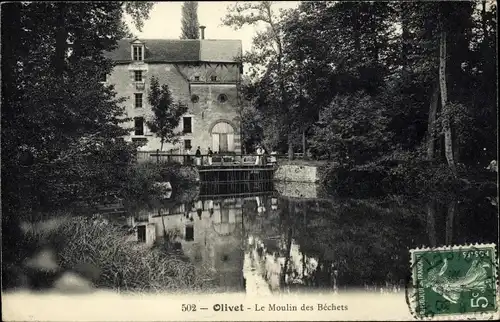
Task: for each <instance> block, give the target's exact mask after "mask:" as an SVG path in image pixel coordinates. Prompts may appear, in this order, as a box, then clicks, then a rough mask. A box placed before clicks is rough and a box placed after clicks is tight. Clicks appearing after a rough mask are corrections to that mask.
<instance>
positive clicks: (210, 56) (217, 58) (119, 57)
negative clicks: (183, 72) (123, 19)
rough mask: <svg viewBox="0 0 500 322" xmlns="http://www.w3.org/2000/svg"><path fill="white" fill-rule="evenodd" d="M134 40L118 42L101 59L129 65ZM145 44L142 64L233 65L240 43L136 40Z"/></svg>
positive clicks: (206, 40) (197, 40)
mask: <svg viewBox="0 0 500 322" xmlns="http://www.w3.org/2000/svg"><path fill="white" fill-rule="evenodd" d="M134 40H136V39H130V38H126V39H121V40H119V41H118V44H117V48H116V49H115V50H113V51H110V52H105V53H104V56H105V57H107V58H110V59H112V60H114V61H116V62H129V61H131V60H132V58H131V43H132V42H133V41H134ZM139 40H140V41H141V42H143V43H144V45H145V48H146V53H145V55H144V61H145V62H199V61H207V62H208V61H209V62H227V63H231V62H236V61H238V60H237V59H238V57H241V54H242V49H241V40H225V39H222V40H212V39H203V40H200V39H139Z"/></svg>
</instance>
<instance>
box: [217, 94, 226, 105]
mask: <svg viewBox="0 0 500 322" xmlns="http://www.w3.org/2000/svg"><path fill="white" fill-rule="evenodd" d="M217 100H218V101H219V103H225V102H226V101H227V96H226V94H220V95H219V97H217Z"/></svg>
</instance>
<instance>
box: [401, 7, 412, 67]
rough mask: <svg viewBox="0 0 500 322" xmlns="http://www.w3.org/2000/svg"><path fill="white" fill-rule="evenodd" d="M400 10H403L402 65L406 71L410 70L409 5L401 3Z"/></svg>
mask: <svg viewBox="0 0 500 322" xmlns="http://www.w3.org/2000/svg"><path fill="white" fill-rule="evenodd" d="M399 5H400V10H401V40H402V41H401V65H402V67H403V70H404V71H406V70H407V68H408V43H409V38H410V37H409V34H408V8H407V7H406V6H407V3H405V2H400V3H399Z"/></svg>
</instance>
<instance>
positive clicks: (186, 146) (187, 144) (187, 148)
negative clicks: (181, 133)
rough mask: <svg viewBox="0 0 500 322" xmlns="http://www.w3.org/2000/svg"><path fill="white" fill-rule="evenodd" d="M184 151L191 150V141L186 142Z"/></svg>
mask: <svg viewBox="0 0 500 322" xmlns="http://www.w3.org/2000/svg"><path fill="white" fill-rule="evenodd" d="M184 149H185V150H189V149H191V140H184Z"/></svg>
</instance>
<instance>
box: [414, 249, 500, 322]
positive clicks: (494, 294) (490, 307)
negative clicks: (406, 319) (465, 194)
mask: <svg viewBox="0 0 500 322" xmlns="http://www.w3.org/2000/svg"><path fill="white" fill-rule="evenodd" d="M410 255H411V277H410V278H409V281H408V283H407V285H406V301H407V304H408V306H409V308H410V311H411V312H412V314H413V315H414V316H415V317H416V318H418V319H431V320H436V319H461V318H465V319H467V318H470V319H496V318H497V317H498V299H499V296H498V284H497V276H498V275H497V269H498V264H497V256H496V245H494V244H476V245H465V246H448V247H439V248H420V249H412V250H410Z"/></svg>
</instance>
